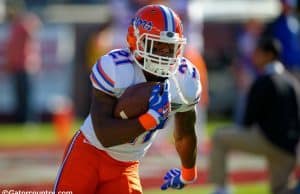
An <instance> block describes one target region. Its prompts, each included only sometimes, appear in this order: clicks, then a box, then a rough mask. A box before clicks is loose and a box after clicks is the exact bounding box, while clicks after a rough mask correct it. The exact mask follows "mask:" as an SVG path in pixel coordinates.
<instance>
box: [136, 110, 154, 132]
mask: <svg viewBox="0 0 300 194" xmlns="http://www.w3.org/2000/svg"><path fill="white" fill-rule="evenodd" d="M139 122H140V123H141V125H142V126H143V127H144V129H145V130H146V131H149V130H151V129H153V128H155V127H156V125H157V123H156V120H155V119H154V118H153V117H152V116H151V115H150V114H148V113H146V114H143V115H142V116H140V117H139Z"/></svg>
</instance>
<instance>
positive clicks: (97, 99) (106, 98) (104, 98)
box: [90, 82, 170, 147]
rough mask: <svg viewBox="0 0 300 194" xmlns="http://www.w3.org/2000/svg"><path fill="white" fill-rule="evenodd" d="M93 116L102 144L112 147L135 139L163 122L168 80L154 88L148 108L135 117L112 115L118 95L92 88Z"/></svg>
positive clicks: (167, 107)
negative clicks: (126, 117) (124, 117)
mask: <svg viewBox="0 0 300 194" xmlns="http://www.w3.org/2000/svg"><path fill="white" fill-rule="evenodd" d="M92 96H93V97H92V105H91V111H90V112H91V117H92V122H93V127H94V130H95V133H96V136H97V138H98V139H99V140H100V142H101V143H102V145H103V146H105V147H111V146H114V145H119V144H124V143H127V142H130V141H132V140H133V139H134V138H136V137H137V136H139V135H140V134H142V133H143V132H145V131H149V130H152V129H154V128H156V127H157V126H159V125H160V124H161V123H164V122H165V120H166V119H167V117H166V116H167V114H165V113H167V112H169V109H170V106H169V102H170V95H169V84H168V82H165V83H164V84H157V85H155V86H154V87H153V88H152V91H151V95H150V99H149V102H148V111H147V112H146V113H145V114H142V115H140V116H139V117H137V118H134V119H125V120H123V119H116V118H114V117H113V112H114V107H115V104H116V102H117V99H116V98H115V97H113V96H110V95H108V94H105V93H104V92H101V91H99V90H97V89H93V94H92Z"/></svg>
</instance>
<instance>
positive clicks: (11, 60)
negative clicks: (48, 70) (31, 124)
mask: <svg viewBox="0 0 300 194" xmlns="http://www.w3.org/2000/svg"><path fill="white" fill-rule="evenodd" d="M11 19H12V20H11V28H10V32H9V37H8V41H7V51H6V53H7V56H6V63H7V70H8V71H9V72H10V73H11V75H12V77H13V84H14V87H15V99H16V122H18V123H25V122H27V121H28V119H30V118H29V113H30V111H31V110H30V93H31V83H30V82H31V80H30V77H31V75H33V74H34V73H36V72H38V71H39V69H40V66H41V53H40V45H39V41H38V37H37V32H38V30H39V27H40V25H41V20H40V19H39V17H38V16H37V15H36V14H34V13H29V12H20V13H17V12H16V13H13V14H12V15H11Z"/></svg>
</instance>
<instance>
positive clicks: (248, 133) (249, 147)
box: [212, 126, 270, 154]
mask: <svg viewBox="0 0 300 194" xmlns="http://www.w3.org/2000/svg"><path fill="white" fill-rule="evenodd" d="M212 141H213V145H217V146H221V147H222V148H223V149H230V150H240V151H245V152H251V153H255V154H266V153H268V151H269V149H270V145H269V143H268V141H267V140H266V139H265V138H264V137H263V135H262V134H261V133H260V132H259V130H258V129H244V128H239V127H236V126H230V127H225V128H221V129H218V130H217V131H216V133H215V134H214V136H213V139H212Z"/></svg>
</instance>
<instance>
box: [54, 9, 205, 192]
mask: <svg viewBox="0 0 300 194" xmlns="http://www.w3.org/2000/svg"><path fill="white" fill-rule="evenodd" d="M127 42H128V48H124V49H117V50H112V51H110V52H109V53H107V54H106V55H104V56H102V57H100V59H99V60H98V61H97V62H96V64H95V65H94V67H93V69H92V72H91V75H90V80H91V82H92V85H93V94H92V104H91V109H90V114H89V115H88V116H87V118H86V120H85V122H84V123H83V125H82V126H81V128H80V130H79V131H78V132H77V133H76V134H75V136H74V137H73V139H72V141H71V143H70V145H69V146H68V148H67V149H66V152H65V155H64V159H63V162H62V164H61V167H60V170H59V172H58V175H57V179H56V182H55V185H54V191H55V192H58V191H66V190H68V191H70V190H71V191H73V192H74V193H80V194H81V193H86V194H90V193H91V194H92V193H102V194H116V193H118V194H129V193H130V194H140V193H142V188H141V184H140V180H139V175H138V165H139V160H140V159H141V157H143V156H144V155H145V153H146V151H147V150H148V149H149V147H150V145H151V144H152V142H153V139H154V137H155V135H156V133H158V132H159V131H160V130H164V129H163V128H164V124H165V122H166V121H167V119H168V118H169V117H173V116H174V117H175V127H174V138H175V147H176V149H177V152H178V154H179V157H180V160H181V164H182V165H181V167H180V168H173V169H171V170H169V171H168V172H167V173H166V175H165V177H164V182H163V184H162V186H161V189H162V190H166V189H168V188H173V189H182V188H183V187H184V186H185V185H187V184H190V183H193V182H194V181H195V180H196V178H197V168H196V153H197V152H196V144H197V143H196V135H195V131H194V124H195V112H194V108H195V105H196V104H197V103H198V101H199V98H200V91H201V85H200V81H199V76H200V75H199V74H198V71H197V69H196V68H195V66H194V65H193V64H192V63H191V62H190V61H188V60H187V59H185V58H183V57H182V53H183V49H184V45H185V44H186V39H185V38H184V36H183V29H182V23H181V20H180V18H179V17H178V15H177V14H176V13H175V12H174V11H173V10H171V9H170V8H168V7H166V6H163V5H148V6H145V7H142V8H141V9H139V10H138V11H137V13H136V15H135V16H134V18H133V19H132V21H131V24H130V26H129V28H128V34H127ZM148 81H156V82H162V83H163V84H158V85H156V86H154V87H153V89H152V93H151V97H150V99H149V106H148V107H149V110H148V111H147V112H146V113H145V114H142V115H140V116H139V117H137V118H133V119H126V120H122V119H117V118H114V117H113V116H112V115H113V112H114V106H115V104H116V102H117V100H118V98H119V97H120V96H121V94H122V92H123V91H124V90H125V89H126V88H127V87H129V86H132V85H135V84H138V83H142V82H148ZM170 104H171V106H169V105H170ZM170 107H171V108H170ZM170 109H171V110H170Z"/></svg>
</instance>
